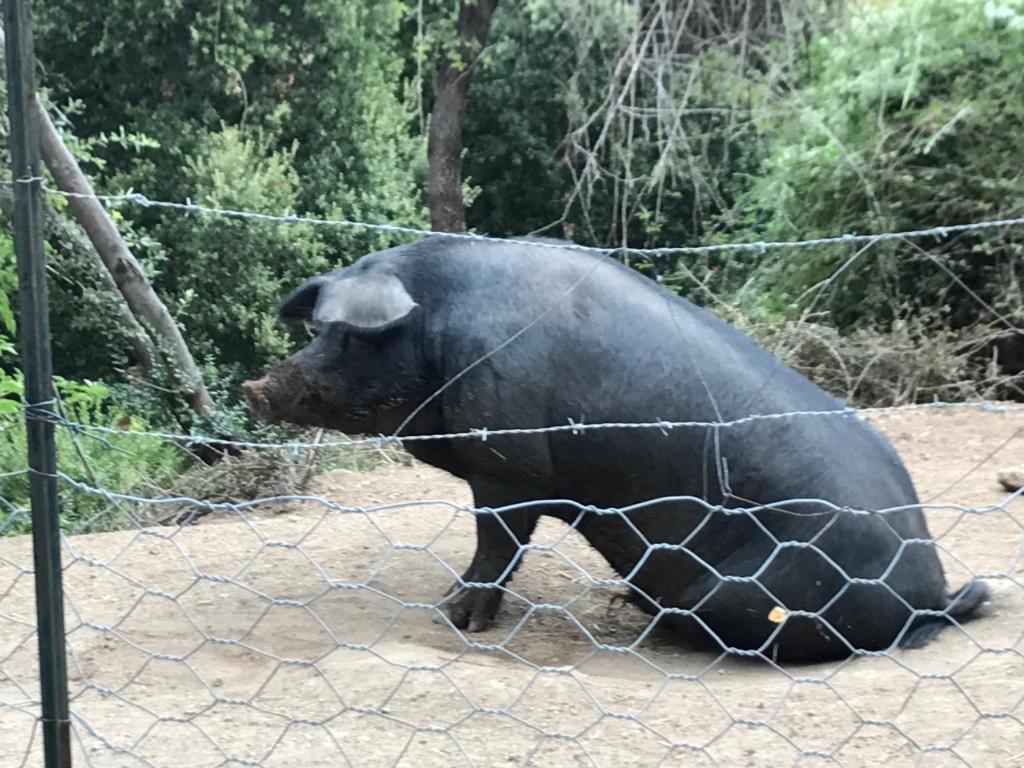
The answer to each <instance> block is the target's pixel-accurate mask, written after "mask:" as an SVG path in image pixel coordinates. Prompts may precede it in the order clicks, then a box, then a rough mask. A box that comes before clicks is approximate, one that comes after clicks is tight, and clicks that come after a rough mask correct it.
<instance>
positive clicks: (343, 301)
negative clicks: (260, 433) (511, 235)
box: [245, 236, 988, 661]
mask: <svg viewBox="0 0 1024 768" xmlns="http://www.w3.org/2000/svg"><path fill="white" fill-rule="evenodd" d="M280 315H281V317H282V319H284V320H285V321H305V322H307V323H309V324H311V326H312V327H313V328H314V329H315V331H316V335H315V337H314V338H313V339H312V340H311V341H310V342H309V344H308V345H307V346H306V347H305V348H304V349H302V350H301V351H299V352H298V353H297V354H296V355H294V356H293V357H291V358H289V359H288V360H286V361H285V362H284V363H282V364H281V365H279V366H278V367H276V368H274V369H272V370H271V371H269V373H268V374H267V376H266V377H265V378H263V379H261V380H259V381H256V382H247V383H246V385H245V391H246V395H247V397H248V398H249V401H250V404H251V407H252V409H253V411H254V413H255V415H256V416H257V417H259V418H262V419H264V420H266V421H277V420H284V421H289V422H292V423H296V424H303V425H316V426H321V427H326V428H329V429H337V430H342V431H344V432H348V433H367V434H392V433H395V432H396V430H398V431H400V434H402V435H405V436H409V435H427V434H441V433H458V432H466V431H470V430H473V429H474V428H480V427H486V428H487V429H489V430H496V429H503V428H520V427H524V428H535V427H547V426H552V425H566V424H567V423H569V422H570V420H572V421H575V422H587V423H590V424H595V423H599V422H623V423H629V422H634V423H635V422H652V421H662V420H663V421H666V422H702V423H703V424H698V425H696V426H676V427H674V428H671V429H669V428H664V429H650V428H644V429H639V428H624V427H619V428H606V429H597V430H582V431H580V430H576V431H575V432H574V431H560V432H548V433H544V434H527V435H491V436H490V437H489V438H488V439H487V440H486V441H484V440H480V439H441V440H427V441H412V442H409V443H407V444H406V447H407V448H408V450H409V451H410V452H412V454H413V455H414V456H416V457H417V458H419V459H420V460H422V461H424V462H427V463H429V464H432V465H434V466H437V467H440V468H441V469H444V470H446V471H448V472H450V473H452V474H454V475H456V476H458V477H461V478H464V479H465V480H466V481H467V482H468V483H469V485H470V487H471V488H472V491H473V495H474V500H475V504H476V506H477V507H480V508H488V509H492V510H496V511H495V513H494V514H488V513H482V514H480V515H478V516H477V549H476V553H475V555H474V557H473V560H472V563H471V564H470V566H469V568H468V569H467V570H466V572H465V575H464V576H463V581H462V582H460V583H458V584H456V585H455V586H453V588H452V590H450V591H449V593H448V595H447V599H446V600H445V601H444V603H443V608H444V610H445V611H446V612H447V615H448V617H449V618H450V619H451V621H452V622H453V623H454V625H455V626H456V627H459V628H468V629H469V630H470V631H476V630H480V629H482V628H484V627H486V626H487V625H488V623H489V622H490V621H491V620H492V618H493V617H494V615H495V613H496V612H497V610H498V607H499V604H500V602H501V599H502V594H503V592H502V589H501V587H500V585H502V584H504V583H505V582H506V581H507V580H508V579H509V578H510V577H511V575H512V573H513V571H514V570H515V567H516V565H517V564H518V562H519V560H520V558H521V556H522V552H523V550H522V548H521V545H524V544H526V543H528V542H529V540H530V536H531V534H532V533H533V530H534V527H535V526H536V524H537V520H538V518H539V516H540V515H542V514H547V515H552V516H554V517H557V518H560V519H562V520H564V521H566V522H569V523H571V524H573V525H575V527H576V528H577V530H578V531H579V532H580V533H581V534H583V536H585V537H586V539H587V541H588V542H589V543H590V544H591V545H592V546H593V547H595V548H596V549H597V550H598V551H599V552H600V553H601V554H602V555H603V556H604V557H605V558H606V559H607V560H608V562H609V563H610V564H611V566H612V567H613V568H614V569H615V570H616V571H617V572H618V573H619V574H621V575H622V576H623V577H624V578H625V579H626V581H627V582H628V584H629V587H630V593H631V596H632V598H633V599H634V600H635V601H636V602H637V604H638V605H639V606H640V607H641V608H642V609H644V610H645V611H647V612H649V613H651V614H653V615H657V616H659V617H660V620H662V621H664V622H665V624H666V625H668V626H670V627H672V628H675V629H678V631H679V632H680V633H682V634H683V635H684V636H687V637H691V638H695V639H698V640H700V639H702V640H704V641H710V642H712V643H717V644H718V646H717V647H720V648H725V649H739V650H745V651H752V650H760V651H761V652H763V653H764V654H765V655H770V656H772V657H774V658H778V659H780V660H795V661H814V660H823V659H828V658H839V657H845V656H848V655H850V654H851V653H855V652H857V651H860V650H879V649H885V648H889V647H891V646H893V645H894V644H898V645H900V646H903V647H920V646H922V645H924V644H925V643H927V642H928V641H929V640H931V639H932V638H933V637H934V636H935V635H936V634H937V633H938V631H939V630H940V629H941V628H942V627H943V626H944V625H946V624H947V623H949V622H950V620H952V619H955V620H957V621H961V620H966V619H967V618H969V617H971V616H972V615H973V614H975V613H976V611H977V609H978V608H979V606H980V605H981V604H982V603H983V602H984V601H985V600H986V599H987V595H988V592H987V589H986V587H985V586H984V585H983V584H982V583H980V582H971V583H969V584H967V585H966V586H964V587H963V588H961V589H960V590H959V591H958V592H957V593H955V594H954V595H949V594H948V593H947V586H946V580H945V575H944V573H943V569H942V565H941V564H940V562H939V558H938V556H937V553H936V549H935V546H934V543H933V541H931V540H930V538H929V533H928V529H927V526H926V523H925V519H924V515H923V514H922V511H921V509H920V508H919V506H918V504H919V502H918V498H917V495H916V493H915V491H914V487H913V484H912V483H911V480H910V477H909V476H908V474H907V471H906V469H905V468H904V466H903V464H902V463H901V461H900V459H899V457H898V456H897V454H896V452H895V450H894V449H893V448H892V446H891V445H890V444H889V442H888V441H887V440H886V439H885V438H884V437H883V436H882V435H881V434H880V433H878V432H877V431H876V430H874V429H873V428H872V427H871V426H869V425H868V424H867V423H865V422H864V421H862V420H861V419H859V418H857V417H856V416H854V415H850V414H842V415H839V414H826V415H817V416H813V415H804V416H799V415H797V416H788V417H781V418H760V419H759V418H754V419H750V420H747V421H744V422H742V423H740V424H726V425H724V426H707V423H708V422H711V423H714V422H723V421H724V422H734V421H736V420H738V419H744V418H745V417H748V416H751V415H754V416H758V415H762V416H763V415H771V414H781V413H787V412H793V411H839V410H843V409H844V405H843V404H842V403H841V402H840V401H838V400H836V399H835V398H833V397H831V396H830V395H828V394H826V393H825V392H824V391H822V390H821V389H819V388H818V387H817V386H815V385H814V384H812V383H811V382H810V381H809V380H807V379H806V378H804V377H803V376H801V375H800V374H798V373H797V372H795V371H793V370H792V369H790V368H788V367H786V366H785V365H783V364H782V363H781V362H779V361H778V360H777V359H775V358H774V357H772V356H771V355H770V354H768V353H767V352H766V351H765V350H764V349H762V348H761V347H759V346H758V345H757V344H755V343H754V342H752V341H751V340H750V339H748V338H747V337H745V336H744V335H742V334H741V333H739V332H738V331H736V330H735V329H734V328H732V327H731V326H729V325H728V324H726V323H725V322H723V321H721V320H719V319H718V318H716V317H715V316H713V315H712V314H710V313H709V312H707V311H705V310H703V309H700V308H698V307H696V306H695V305H693V304H691V303H690V302H688V301H686V300H685V299H682V298H679V297H678V296H676V295H674V294H672V293H670V292H669V291H667V290H664V289H663V288H662V287H661V286H659V285H658V284H657V283H655V282H654V281H651V280H649V279H647V278H645V277H643V276H641V275H640V274H638V273H637V272H635V271H633V270H631V269H629V268H627V267H625V266H623V265H621V264H619V263H618V262H617V261H615V260H614V259H613V258H611V257H608V256H601V255H594V254H592V253H588V252H582V251H579V250H575V249H570V248H566V247H562V246H559V245H558V244H556V243H555V242H552V241H533V242H527V243H522V242H520V243H494V242H480V241H468V240H465V239H456V238H450V237H443V236H438V237H431V238H427V239H425V240H422V241H419V242H416V243H413V244H410V245H405V246H401V247H398V248H393V249H391V250H387V251H381V252H378V253H372V254H369V255H368V256H365V257H364V258H362V259H360V260H359V261H357V262H356V263H355V264H353V265H352V266H350V267H348V268H345V269H342V270H340V271H338V272H335V273H332V274H329V275H323V276H320V277H316V278H313V279H311V280H309V281H308V282H306V283H305V284H304V285H303V286H301V287H300V288H299V289H298V290H297V291H296V292H295V293H294V294H293V295H292V296H291V297H289V298H288V299H287V300H286V301H285V302H284V304H283V305H282V307H281V310H280ZM625 507H630V509H628V510H626V511H624V512H621V513H617V512H612V511H610V510H613V509H621V508H625ZM464 582H472V583H474V585H470V586H467V585H466V584H465V583H464ZM481 583H484V584H492V585H497V586H491V587H488V586H480V584H481Z"/></svg>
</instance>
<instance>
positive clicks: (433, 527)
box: [0, 411, 1024, 768]
mask: <svg viewBox="0 0 1024 768" xmlns="http://www.w3.org/2000/svg"><path fill="white" fill-rule="evenodd" d="M876 423H877V424H878V425H879V426H880V427H881V428H882V429H883V430H884V431H885V432H886V433H888V434H889V436H890V437H891V438H892V439H893V440H894V441H895V443H896V444H897V447H898V448H899V449H900V451H901V453H902V455H903V457H904V459H905V460H906V462H907V463H908V466H909V467H910V469H911V472H912V474H913V476H914V479H915V482H916V483H917V485H918V489H919V491H920V494H921V497H922V499H923V500H926V501H932V502H941V503H943V504H961V505H966V506H969V507H984V506H986V505H993V504H999V503H1000V502H1002V501H1004V500H1005V499H1006V493H1005V492H1004V491H1002V490H1001V489H1000V488H999V486H998V485H997V483H996V474H997V472H998V470H999V469H1001V468H1003V467H1006V466H1011V465H1020V464H1024V417H1022V416H1021V415H1007V414H994V413H980V412H966V411H962V412H945V411H943V412H921V413H901V414H898V415H893V416H886V417H880V418H878V419H876ZM314 493H315V494H316V495H318V496H322V497H323V498H324V499H326V500H328V501H329V502H334V503H336V504H339V505H346V506H358V507H366V508H370V507H372V508H375V509H374V510H373V511H372V512H355V513H352V512H345V511H340V510H337V509H333V508H331V507H330V506H328V504H326V503H324V502H323V501H322V500H315V499H314V500H308V501H305V502H302V503H296V504H293V505H291V508H290V509H289V510H288V511H287V513H284V512H283V510H282V509H280V508H275V509H273V510H267V509H263V508H251V509H247V510H241V511H239V512H237V513H231V514H228V513H223V514H217V515H212V516H210V517H208V518H205V519H203V520H202V521H201V522H200V523H199V524H197V525H193V526H190V527H186V528H181V529H174V528H156V529H144V530H134V531H123V532H117V533H107V534H93V535H85V536H75V537H71V538H70V539H68V541H67V543H66V546H65V548H64V558H65V567H66V605H67V627H68V631H69V633H70V634H69V641H70V656H69V660H68V663H69V677H70V686H71V690H72V694H73V702H72V709H73V736H74V744H75V750H76V764H77V765H91V766H101V767H103V768H107V767H108V766H109V767H111V768H121V767H122V766H124V767H125V768H127V767H128V766H132V767H135V766H180V767H181V768H207V767H208V766H209V767H210V768H213V767H214V766H225V767H229V768H241V766H264V767H265V768H278V767H283V766H308V767H309V768H319V767H320V766H347V765H351V766H370V767H372V766H392V765H401V766H416V768H427V767H428V766H429V767H432V766H460V765H471V766H513V765H532V766H545V767H547V766H552V767H554V768H560V767H562V766H594V765H598V766H613V767H616V766H624V765H629V766H655V765H679V766H684V765H685V766H706V765H719V766H764V768H768V767H774V766H784V765H793V764H799V765H801V766H819V765H842V766H849V767H851V768H852V767H855V766H856V767H859V766H865V767H867V766H878V765H886V766H887V768H897V767H898V766H910V765H915V766H918V765H920V766H928V767H929V768H931V767H935V768H937V767H939V766H953V765H970V766H993V767H995V766H1000V767H1002V768H1009V767H1011V766H1018V767H1021V766H1024V637H1022V632H1024V594H1022V590H1021V587H1020V586H1019V585H1018V582H1017V581H1014V579H1017V580H1018V581H1019V579H1020V576H1021V573H1022V553H1024V502H1017V501H1013V502H1011V503H1010V504H1009V505H1008V506H1007V509H1006V511H996V512H993V513H990V514H984V515H971V514H968V515H964V514H961V513H960V512H959V511H957V510H955V509H949V508H946V509H936V510H932V511H930V512H929V518H930V524H931V526H932V532H933V534H934V535H935V536H937V537H939V539H940V542H941V545H942V547H943V549H944V560H945V564H946V567H947V575H948V578H949V581H950V582H951V584H954V585H959V584H960V583H962V582H963V581H964V580H965V579H966V578H967V576H968V574H969V573H970V572H974V573H976V574H979V575H989V576H992V577H993V578H992V580H991V581H990V585H991V587H992V589H993V591H994V593H995V598H994V600H993V601H992V603H991V605H990V606H989V609H988V615H987V616H986V617H985V618H983V619H980V620H978V621H976V622H973V623H971V624H969V625H967V626H966V627H965V631H960V630H957V629H950V630H947V631H946V632H945V633H944V634H943V635H942V637H941V638H940V640H939V641H938V642H936V643H934V644H932V645H931V646H929V647H928V648H926V649H924V650H920V651H900V652H896V653H893V654H891V655H886V656H882V657H878V658H861V659H857V660H854V661H850V662H845V663H834V664H828V665H817V666H810V667H808V666H799V667H790V668H786V669H782V668H777V667H772V666H770V665H768V664H765V663H761V664H755V663H750V662H743V661H741V660H737V659H731V658H720V657H718V656H716V655H714V654H711V653H702V652H696V651H693V650H690V649H686V648H681V647H679V646H677V645H674V644H673V643H671V642H670V641H669V640H668V639H666V638H665V637H662V636H661V635H659V634H657V633H654V634H647V633H646V632H645V630H646V628H647V623H648V620H647V617H646V616H644V615H642V614H640V613H639V612H638V611H637V610H635V609H634V608H632V607H631V606H629V605H626V604H623V603H622V602H621V600H619V599H617V598H618V595H619V593H620V590H619V589H615V588H610V587H606V586H595V585H593V584H592V583H591V581H590V580H589V579H588V578H587V577H586V575H585V574H590V576H592V577H606V576H609V577H610V576H611V575H612V574H611V573H610V572H609V570H608V568H607V567H606V566H605V564H604V563H603V561H602V560H601V559H600V558H599V557H598V556H596V555H595V554H594V553H593V552H592V551H590V550H589V549H588V547H587V546H586V544H585V543H584V542H583V541H582V539H581V538H580V537H578V536H577V535H576V534H575V533H573V532H571V531H567V530H566V529H565V528H564V527H563V526H561V525H560V524H558V523H554V522H550V521H545V522H543V523H542V525H541V527H540V529H539V530H538V534H537V536H536V537H535V540H534V541H535V543H545V544H549V545H551V547H550V549H547V550H536V551H531V552H530V553H529V554H528V555H527V557H526V560H525V563H524V565H523V566H522V568H521V569H520V571H519V573H518V574H517V576H516V578H515V579H514V581H513V582H512V584H511V589H512V590H513V592H514V593H515V594H514V595H509V596H508V597H507V598H506V601H505V604H504V607H503V608H502V610H501V612H500V614H499V616H498V619H497V621H496V623H495V625H494V626H493V628H491V629H489V630H488V631H486V632H484V633H481V634H477V635H473V636H462V635H461V634H459V633H457V632H455V631H453V630H452V629H451V628H450V627H447V626H441V625H438V624H436V623H434V622H433V621H432V620H431V614H432V611H431V609H430V608H429V605H430V604H433V603H434V602H436V600H437V599H438V597H439V596H440V595H441V594H442V593H443V592H444V590H445V589H447V587H448V586H449V584H450V583H451V582H452V580H453V578H454V576H455V573H456V572H457V571H461V570H462V569H463V568H464V567H465V565H466V564H467V563H468V560H469V558H470V556H471V554H472V552H473V547H474V534H473V520H472V516H471V514H469V513H468V512H466V511H465V510H464V509H462V507H465V506H467V505H468V504H469V502H470V498H469V495H468V493H467V489H466V488H465V486H464V485H463V484H462V483H461V482H459V481H456V480H454V479H452V478H450V477H448V476H446V475H444V474H442V473H440V472H437V471H435V470H433V469H431V468H429V467H424V466H421V465H416V466H403V465H399V464H385V465H382V466H380V467H379V468H378V469H376V470H374V471H372V472H368V473H362V474H359V473H350V472H345V471H335V472H331V473H328V474H326V475H324V476H322V477H320V478H318V479H317V481H316V484H315V488H314ZM424 499H433V500H438V501H435V502H424V501H421V500H424ZM381 507H385V508H381ZM30 566H31V546H30V542H29V541H28V540H27V539H24V538H19V539H8V540H4V541H0V766H18V765H31V766H35V765H40V764H41V760H40V756H39V755H40V734H39V731H38V728H37V727H36V726H35V720H34V717H35V710H34V708H33V707H32V706H31V701H32V700H34V699H36V698H37V697H38V686H37V683H36V682H35V681H36V674H37V665H36V661H35V652H36V646H35V642H36V641H35V638H34V636H33V635H32V631H33V630H32V626H33V624H34V616H35V614H34V607H33V597H32V581H31V575H30V574H29V573H28V569H29V568H30ZM1000 574H1004V576H1003V577H1002V578H999V575H1000ZM1005 574H1009V578H1007V577H1006V576H1005ZM538 606H552V607H548V608H544V607H538ZM554 606H561V608H555V607H554ZM470 643H476V644H478V645H477V646H475V647H471V646H470ZM480 644H482V645H484V646H486V647H484V648H481V647H480Z"/></svg>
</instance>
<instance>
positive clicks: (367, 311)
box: [313, 272, 418, 331]
mask: <svg viewBox="0 0 1024 768" xmlns="http://www.w3.org/2000/svg"><path fill="white" fill-rule="evenodd" d="M417 306H418V305H417V304H416V302H415V301H414V300H413V298H412V296H410V295H409V291H407V290H406V289H405V285H403V284H402V281H401V280H399V279H398V278H397V277H395V276H394V275H384V274H373V273H365V272H364V273H363V274H361V275H355V276H353V277H345V278H342V279H340V280H331V281H330V282H329V283H328V284H327V285H325V286H324V287H323V288H322V289H321V290H320V298H319V300H318V301H317V304H316V311H315V312H314V313H313V321H314V322H315V323H344V324H345V325H348V326H350V327H352V328H354V329H357V330H362V331H380V330H384V329H385V328H389V327H391V326H393V325H394V324H395V323H397V322H398V321H399V320H401V319H402V318H404V317H405V316H406V315H408V314H409V313H410V312H412V311H413V310H414V309H416V307H417Z"/></svg>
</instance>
